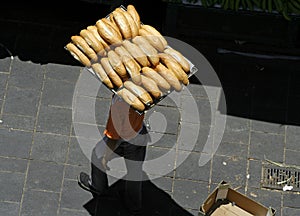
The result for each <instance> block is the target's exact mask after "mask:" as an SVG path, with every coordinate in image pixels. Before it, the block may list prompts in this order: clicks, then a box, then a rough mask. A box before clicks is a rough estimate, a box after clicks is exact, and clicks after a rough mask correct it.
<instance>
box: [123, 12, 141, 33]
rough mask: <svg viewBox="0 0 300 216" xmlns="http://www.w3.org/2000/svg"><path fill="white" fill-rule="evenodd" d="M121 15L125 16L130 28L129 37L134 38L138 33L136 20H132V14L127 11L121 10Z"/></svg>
mask: <svg viewBox="0 0 300 216" xmlns="http://www.w3.org/2000/svg"><path fill="white" fill-rule="evenodd" d="M122 13H123V15H124V16H125V17H126V19H127V21H128V23H129V27H130V30H131V38H134V37H135V36H137V35H138V34H139V27H138V25H137V24H136V22H135V21H134V20H133V18H132V16H131V15H130V14H129V13H128V11H124V10H123V11H122Z"/></svg>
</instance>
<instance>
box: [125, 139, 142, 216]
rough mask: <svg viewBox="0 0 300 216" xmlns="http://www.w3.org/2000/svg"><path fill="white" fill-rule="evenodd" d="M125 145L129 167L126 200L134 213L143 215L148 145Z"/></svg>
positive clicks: (127, 165) (126, 160)
mask: <svg viewBox="0 0 300 216" xmlns="http://www.w3.org/2000/svg"><path fill="white" fill-rule="evenodd" d="M124 145H126V146H124V158H125V164H126V168H127V175H126V179H125V180H126V181H125V194H124V202H125V204H126V206H127V207H128V209H129V210H130V211H131V213H133V214H134V215H142V214H141V210H142V182H143V161H144V159H145V154H146V146H136V145H133V144H130V143H125V144H124Z"/></svg>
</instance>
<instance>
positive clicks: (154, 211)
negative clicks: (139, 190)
mask: <svg viewBox="0 0 300 216" xmlns="http://www.w3.org/2000/svg"><path fill="white" fill-rule="evenodd" d="M124 183H125V182H124V180H118V181H117V182H115V183H114V184H113V185H112V186H111V187H110V188H109V191H108V195H107V196H106V197H105V198H99V199H98V201H97V199H96V198H92V199H91V200H89V201H88V202H87V203H85V204H84V208H85V209H86V210H87V211H88V212H89V214H90V215H93V216H102V215H103V216H104V215H105V216H119V215H120V216H130V214H129V212H128V211H127V210H126V208H125V206H124V204H123V202H122V199H121V198H120V197H121V196H120V194H122V193H123V188H124ZM143 215H144V216H174V215H180V216H192V214H191V213H189V212H188V211H186V210H185V209H184V208H182V207H181V206H179V205H178V204H177V203H176V202H175V201H174V200H173V199H172V198H171V196H170V195H169V194H168V193H166V192H165V191H163V190H161V189H160V188H158V187H157V186H156V185H154V184H153V183H152V182H151V181H144V182H143Z"/></svg>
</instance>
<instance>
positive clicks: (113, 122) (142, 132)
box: [78, 94, 150, 215]
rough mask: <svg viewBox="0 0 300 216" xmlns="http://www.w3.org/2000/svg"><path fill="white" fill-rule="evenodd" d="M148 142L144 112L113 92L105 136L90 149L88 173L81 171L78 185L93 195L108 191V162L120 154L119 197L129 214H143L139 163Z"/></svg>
mask: <svg viewBox="0 0 300 216" xmlns="http://www.w3.org/2000/svg"><path fill="white" fill-rule="evenodd" d="M149 141H150V136H149V134H148V131H147V128H146V126H145V124H144V113H138V112H136V111H135V110H134V109H133V108H132V107H131V106H129V105H128V103H126V102H125V101H124V100H123V99H122V98H121V97H119V96H118V95H116V94H113V95H112V99H111V104H110V110H109V116H108V119H107V124H106V128H105V130H104V137H103V139H102V140H101V141H100V142H98V143H97V144H96V146H95V147H94V149H93V151H92V156H91V175H90V176H89V175H88V174H87V173H84V172H81V173H80V176H79V178H78V184H79V185H80V186H81V187H82V188H83V189H85V190H87V191H90V192H91V193H92V194H93V196H94V197H97V196H102V195H104V194H105V193H106V191H107V190H108V179H107V174H106V171H107V170H109V167H108V166H107V163H108V161H110V160H111V159H113V158H115V157H123V158H124V160H125V164H126V168H127V175H126V176H125V178H126V181H125V190H124V194H123V195H122V198H123V201H124V203H125V206H126V207H127V208H128V210H129V211H130V213H131V214H132V215H142V214H141V206H142V194H141V192H142V180H143V170H142V164H143V161H144V159H145V155H146V145H147V143H148V142H149Z"/></svg>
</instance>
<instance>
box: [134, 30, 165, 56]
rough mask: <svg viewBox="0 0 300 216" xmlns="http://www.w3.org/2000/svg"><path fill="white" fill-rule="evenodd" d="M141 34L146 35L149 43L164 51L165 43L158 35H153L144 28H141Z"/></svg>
mask: <svg viewBox="0 0 300 216" xmlns="http://www.w3.org/2000/svg"><path fill="white" fill-rule="evenodd" d="M139 35H141V36H144V37H145V38H146V39H147V40H148V41H149V43H150V44H151V45H152V46H153V47H154V48H155V49H157V50H158V51H159V52H163V51H164V49H165V46H164V44H163V42H162V41H161V40H160V38H159V37H158V36H156V35H153V34H152V33H150V32H148V31H146V30H145V29H143V28H140V29H139Z"/></svg>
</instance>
